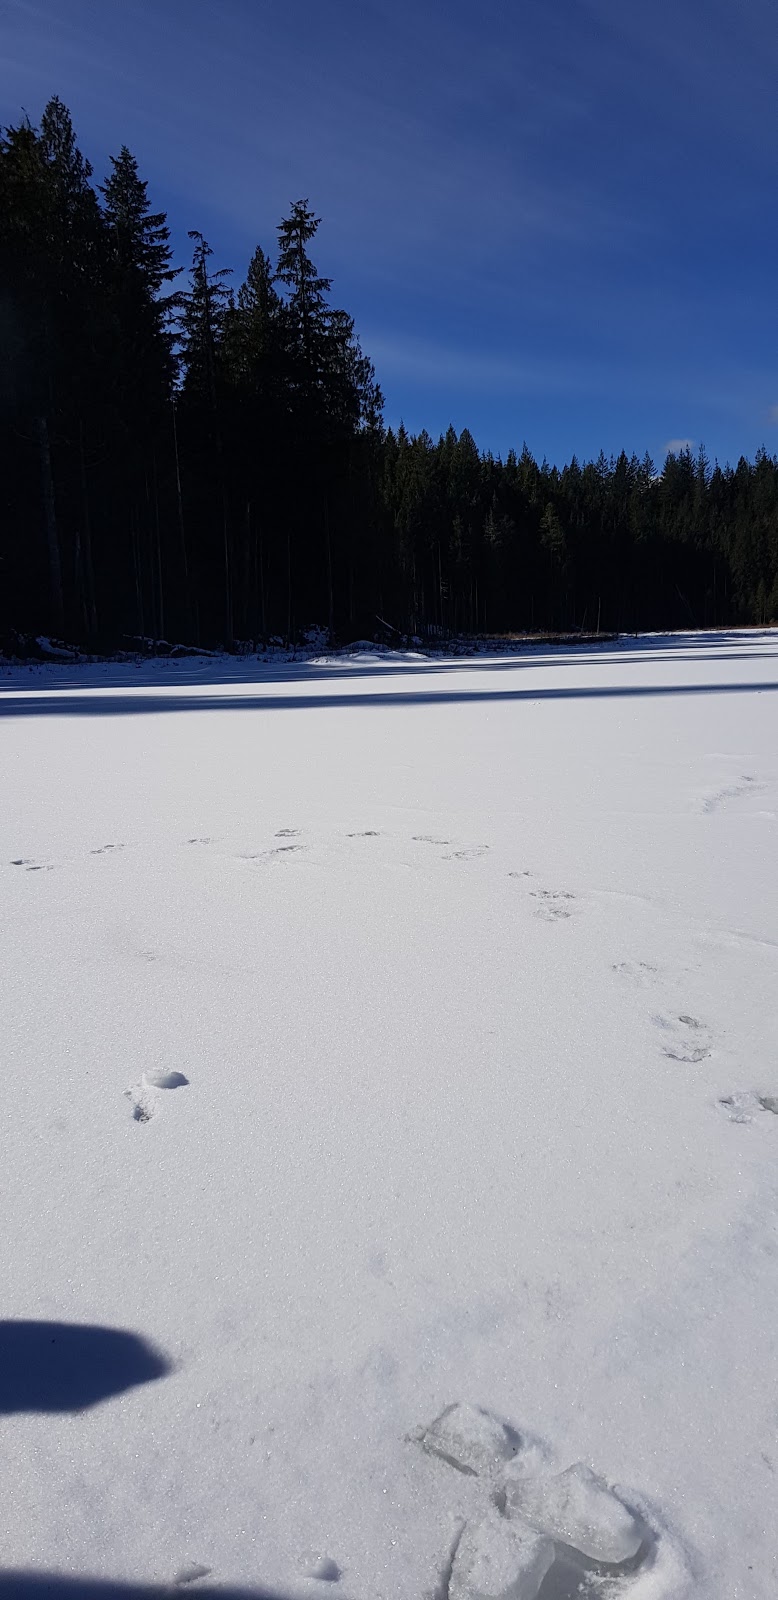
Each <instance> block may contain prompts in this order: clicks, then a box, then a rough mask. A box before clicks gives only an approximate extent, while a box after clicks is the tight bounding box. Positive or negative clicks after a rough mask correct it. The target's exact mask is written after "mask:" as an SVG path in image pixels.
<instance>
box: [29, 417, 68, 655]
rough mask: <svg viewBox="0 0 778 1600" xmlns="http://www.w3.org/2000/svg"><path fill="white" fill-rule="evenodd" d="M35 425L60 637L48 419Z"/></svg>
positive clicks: (56, 626) (58, 570) (59, 561)
mask: <svg viewBox="0 0 778 1600" xmlns="http://www.w3.org/2000/svg"><path fill="white" fill-rule="evenodd" d="M34 427H35V438H36V441H37V445H38V459H39V462H40V472H41V495H42V499H43V525H44V528H45V531H46V550H47V553H48V558H49V583H50V586H51V593H50V600H51V621H52V626H53V628H54V632H55V633H56V634H59V635H60V636H61V635H62V634H63V633H64V631H65V600H64V596H63V592H62V558H61V555H60V547H59V530H58V528H57V506H56V501H55V499H54V474H53V472H52V470H51V444H50V441H49V423H48V418H47V417H46V416H44V415H41V416H39V417H36V418H35V424H34Z"/></svg>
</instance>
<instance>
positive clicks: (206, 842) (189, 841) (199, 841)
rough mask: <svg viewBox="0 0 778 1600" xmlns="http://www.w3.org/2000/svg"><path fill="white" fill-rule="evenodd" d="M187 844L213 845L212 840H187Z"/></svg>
mask: <svg viewBox="0 0 778 1600" xmlns="http://www.w3.org/2000/svg"><path fill="white" fill-rule="evenodd" d="M186 842H187V844H213V840H212V839H187V841H186Z"/></svg>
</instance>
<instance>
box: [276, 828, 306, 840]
mask: <svg viewBox="0 0 778 1600" xmlns="http://www.w3.org/2000/svg"><path fill="white" fill-rule="evenodd" d="M299 833H300V829H299V828H279V829H278V832H277V834H276V835H275V837H276V839H296V838H297V837H298V836H299Z"/></svg>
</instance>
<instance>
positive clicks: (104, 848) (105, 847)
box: [89, 844, 125, 856]
mask: <svg viewBox="0 0 778 1600" xmlns="http://www.w3.org/2000/svg"><path fill="white" fill-rule="evenodd" d="M124 848H125V846H124V845H123V844H101V845H100V846H99V848H98V849H97V850H90V852H89V854H90V856H104V855H107V854H108V853H109V852H110V851H111V850H124Z"/></svg>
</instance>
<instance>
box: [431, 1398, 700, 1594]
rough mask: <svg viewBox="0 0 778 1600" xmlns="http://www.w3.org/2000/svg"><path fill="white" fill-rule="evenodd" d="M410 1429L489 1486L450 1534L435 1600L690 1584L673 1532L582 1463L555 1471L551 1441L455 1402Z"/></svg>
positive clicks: (671, 1588)
mask: <svg viewBox="0 0 778 1600" xmlns="http://www.w3.org/2000/svg"><path fill="white" fill-rule="evenodd" d="M411 1437H412V1438H413V1439H414V1440H415V1441H416V1442H417V1443H419V1444H420V1445H421V1447H422V1449H423V1450H424V1451H425V1452H426V1453H427V1454H429V1455H433V1456H436V1457H438V1459H439V1460H441V1461H442V1462H444V1463H445V1464H446V1465H447V1466H448V1467H453V1468H454V1469H455V1470H456V1471H458V1472H464V1473H466V1474H467V1476H468V1477H471V1478H475V1479H476V1480H478V1481H479V1482H480V1483H481V1484H482V1485H483V1496H482V1507H481V1511H480V1513H479V1514H478V1515H477V1516H476V1517H475V1518H472V1519H470V1520H468V1521H466V1522H462V1523H461V1524H460V1525H459V1526H458V1527H457V1529H456V1532H455V1534H454V1537H453V1539H452V1540H450V1541H449V1545H448V1550H447V1554H446V1556H445V1558H444V1559H443V1561H442V1562H441V1567H440V1575H439V1581H438V1585H437V1588H436V1590H435V1600H536V1597H537V1600H539V1597H541V1596H547V1597H548V1600H574V1597H575V1596H578V1595H582V1594H583V1593H584V1592H585V1593H586V1594H587V1595H590V1596H592V1597H595V1596H601V1597H602V1600H605V1597H606V1596H609V1595H610V1596H613V1597H614V1600H615V1595H616V1593H618V1595H619V1596H620V1597H621V1600H629V1595H630V1593H631V1592H632V1590H633V1588H634V1590H635V1592H636V1593H638V1592H641V1593H645V1592H647V1590H646V1589H645V1588H644V1579H645V1577H647V1576H648V1575H649V1574H650V1577H649V1584H650V1587H651V1595H652V1597H654V1600H674V1597H675V1596H676V1595H680V1594H681V1593H682V1592H683V1591H684V1588H685V1581H686V1579H687V1576H688V1574H687V1571H686V1565H685V1562H684V1560H683V1557H682V1555H681V1552H680V1551H679V1550H677V1549H676V1547H675V1545H674V1544H673V1543H672V1541H671V1540H670V1538H669V1537H668V1535H667V1534H666V1533H665V1532H664V1531H663V1530H659V1529H656V1528H652V1527H651V1526H650V1525H649V1524H648V1522H647V1521H646V1520H645V1518H644V1517H643V1516H642V1515H641V1514H640V1512H638V1511H637V1510H636V1509H635V1508H634V1507H633V1506H631V1505H629V1504H628V1502H627V1501H626V1500H625V1499H624V1498H622V1495H621V1494H620V1493H619V1492H617V1491H616V1490H615V1489H612V1488H611V1487H610V1486H609V1485H608V1484H607V1483H606V1481H605V1480H604V1479H603V1478H601V1477H599V1476H598V1475H597V1474H596V1473H594V1472H592V1471H591V1469H590V1468H589V1467H587V1466H585V1465H584V1463H583V1462H580V1461H579V1462H575V1463H574V1464H573V1465H572V1466H570V1467H568V1468H567V1469H566V1470H565V1471H564V1472H560V1473H557V1474H556V1475H553V1474H552V1473H551V1471H550V1459H551V1451H550V1450H549V1448H548V1446H546V1445H545V1444H544V1443H543V1442H542V1441H540V1440H538V1439H536V1438H534V1437H533V1436H532V1435H530V1434H525V1433H523V1432H521V1431H519V1430H517V1429H516V1428H513V1427H511V1426H510V1424H509V1423H507V1422H504V1421H502V1420H501V1419H500V1418H499V1417H495V1416H493V1415H492V1414H491V1413H490V1412H488V1411H485V1410H482V1409H481V1408H479V1407H474V1406H467V1405H460V1404H455V1405H451V1406H447V1407H446V1409H445V1411H443V1412H441V1414H440V1416H438V1417H436V1418H435V1419H434V1421H433V1422H431V1423H430V1424H429V1425H428V1426H427V1427H424V1428H419V1429H417V1430H416V1433H415V1434H413V1435H412V1436H411ZM633 1579H634V1582H633Z"/></svg>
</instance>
